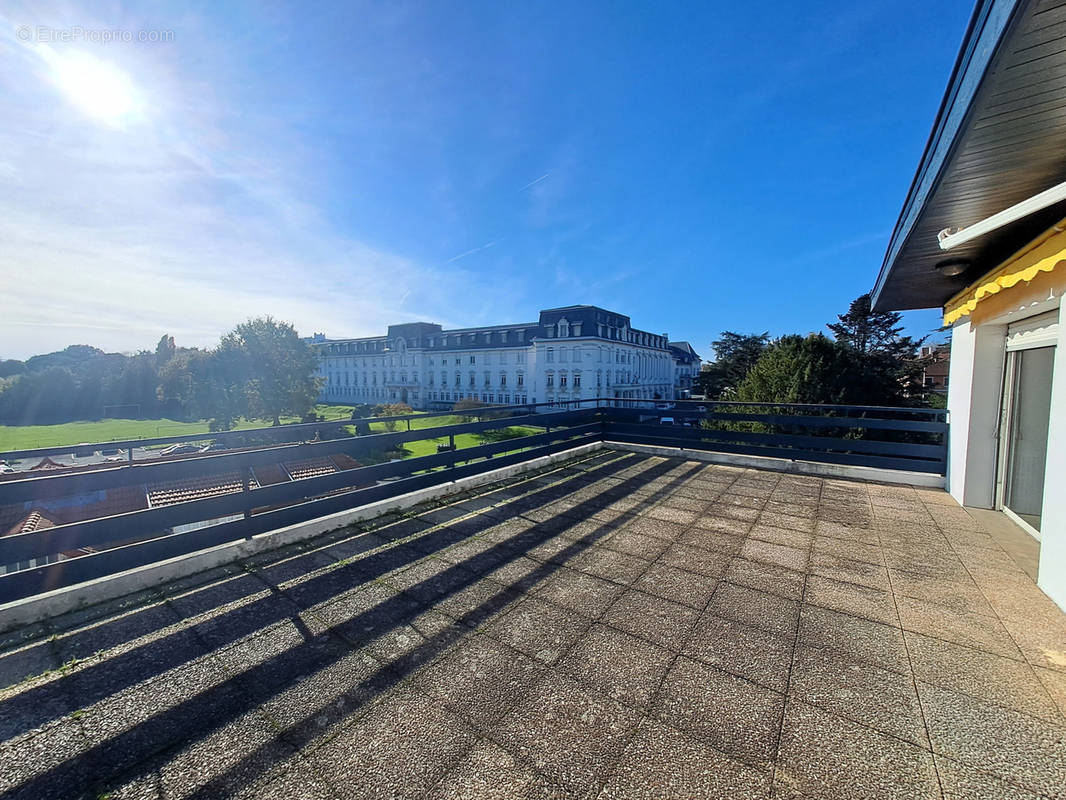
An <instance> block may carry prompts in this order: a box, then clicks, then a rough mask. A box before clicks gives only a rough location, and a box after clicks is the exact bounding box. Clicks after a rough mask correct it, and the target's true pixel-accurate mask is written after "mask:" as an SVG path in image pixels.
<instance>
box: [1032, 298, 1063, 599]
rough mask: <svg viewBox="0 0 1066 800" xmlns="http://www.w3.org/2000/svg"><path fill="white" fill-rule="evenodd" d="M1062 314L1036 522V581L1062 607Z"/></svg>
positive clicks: (1060, 316) (1061, 313) (1060, 310)
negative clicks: (1041, 502) (1039, 512)
mask: <svg viewBox="0 0 1066 800" xmlns="http://www.w3.org/2000/svg"><path fill="white" fill-rule="evenodd" d="M1064 327H1066V313H1064V311H1063V308H1062V307H1061V306H1060V307H1059V341H1058V346H1057V347H1056V348H1055V366H1054V375H1053V378H1052V384H1051V424H1050V425H1049V427H1048V441H1047V467H1046V470H1045V472H1044V508H1043V512H1042V517H1041V521H1040V569H1039V572H1038V573H1037V575H1038V579H1037V584H1038V585H1039V586H1040V588H1041V589H1043V590H1044V591H1045V592H1046V593H1047V595H1048V596H1049V597H1050V598H1051V599H1052V600H1054V601H1055V602H1056V603H1058V604H1059V606H1060V607H1061V608H1063V609H1066V494H1064V492H1063V487H1066V330H1064Z"/></svg>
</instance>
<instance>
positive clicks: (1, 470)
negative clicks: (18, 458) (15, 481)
mask: <svg viewBox="0 0 1066 800" xmlns="http://www.w3.org/2000/svg"><path fill="white" fill-rule="evenodd" d="M16 471H17V470H15V468H14V467H11V466H9V465H7V464H0V475H10V474H11V473H13V472H16Z"/></svg>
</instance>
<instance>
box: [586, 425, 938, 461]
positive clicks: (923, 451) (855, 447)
mask: <svg viewBox="0 0 1066 800" xmlns="http://www.w3.org/2000/svg"><path fill="white" fill-rule="evenodd" d="M649 427H651V426H649V425H640V424H634V423H618V422H609V423H607V430H608V431H609V432H617V433H635V434H647V433H648V428H649ZM658 430H659V432H658V433H656V434H653V435H661V436H667V437H677V438H685V439H710V440H714V441H721V442H750V443H753V444H761V445H763V446H767V447H776V446H782V445H787V446H789V447H802V448H805V449H807V450H820V449H824V450H827V451H836V450H850V451H852V452H856V453H871V454H874V455H893V456H903V457H905V458H925V459H931V460H941V459H942V458H943V455H944V448H943V446H942V445H938V444H917V443H914V444H912V443H910V442H880V441H877V440H872V439H841V438H839V437H835V436H797V435H794V434H788V433H759V432H755V431H723V430H716V429H712V428H686V427H684V426H676V425H675V426H660V428H659V429H658Z"/></svg>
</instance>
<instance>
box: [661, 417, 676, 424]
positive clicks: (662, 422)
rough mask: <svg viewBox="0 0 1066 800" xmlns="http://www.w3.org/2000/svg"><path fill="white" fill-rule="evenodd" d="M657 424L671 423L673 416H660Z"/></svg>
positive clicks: (672, 422)
mask: <svg viewBox="0 0 1066 800" xmlns="http://www.w3.org/2000/svg"><path fill="white" fill-rule="evenodd" d="M659 424H660V425H673V424H674V418H673V417H660V418H659Z"/></svg>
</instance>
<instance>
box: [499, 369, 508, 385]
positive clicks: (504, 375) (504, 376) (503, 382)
mask: <svg viewBox="0 0 1066 800" xmlns="http://www.w3.org/2000/svg"><path fill="white" fill-rule="evenodd" d="M500 386H502V387H506V386H507V373H506V372H501V373H500Z"/></svg>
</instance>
